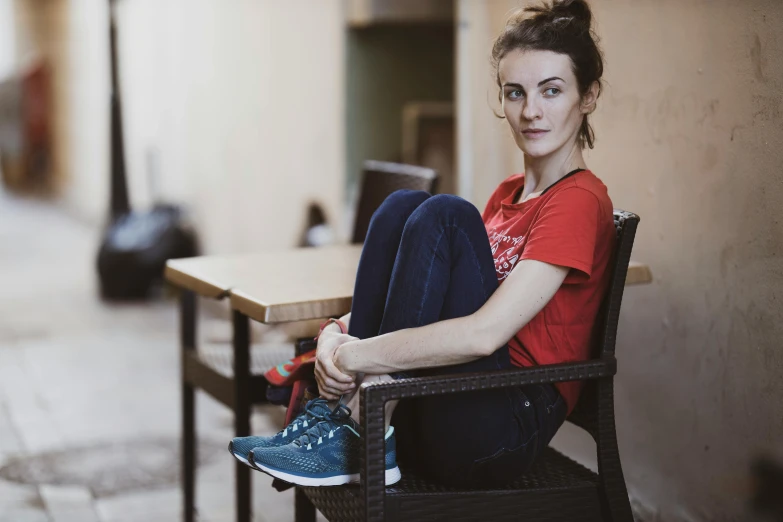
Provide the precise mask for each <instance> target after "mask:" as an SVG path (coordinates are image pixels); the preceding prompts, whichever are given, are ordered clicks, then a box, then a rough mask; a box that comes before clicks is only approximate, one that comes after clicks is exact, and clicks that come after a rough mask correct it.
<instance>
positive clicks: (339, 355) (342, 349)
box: [332, 344, 356, 373]
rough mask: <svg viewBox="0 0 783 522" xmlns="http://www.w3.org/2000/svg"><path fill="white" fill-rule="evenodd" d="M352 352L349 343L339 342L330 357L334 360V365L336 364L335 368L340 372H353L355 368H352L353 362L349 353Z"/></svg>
mask: <svg viewBox="0 0 783 522" xmlns="http://www.w3.org/2000/svg"><path fill="white" fill-rule="evenodd" d="M352 354H353V350H351V346H350V345H347V346H346V345H345V344H341V345H340V346H338V347H337V349H336V350H335V351H334V355H333V357H332V360H333V361H334V365H335V366H337V369H338V370H340V371H342V372H351V373H355V372H356V370H355V368H353V366H354V364H353V361H352V359H353V358H352V357H351V355H352Z"/></svg>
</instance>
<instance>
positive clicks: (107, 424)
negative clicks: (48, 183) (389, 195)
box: [0, 189, 293, 522]
mask: <svg viewBox="0 0 783 522" xmlns="http://www.w3.org/2000/svg"><path fill="white" fill-rule="evenodd" d="M98 233H99V231H98V230H95V229H91V228H87V227H85V226H84V225H82V224H80V223H78V222H76V221H74V220H73V219H72V218H70V217H69V216H68V215H67V214H65V213H64V212H62V211H61V210H60V209H58V208H57V207H56V206H53V205H51V204H48V203H42V202H38V201H33V200H20V199H14V198H11V197H9V196H8V195H3V194H2V192H1V189H0V292H1V293H0V522H38V521H41V522H77V521H78V522H95V521H100V522H140V521H144V522H156V521H166V522H168V521H177V520H181V500H180V489H179V484H178V483H177V482H176V480H168V481H167V483H164V484H158V485H156V486H155V487H151V488H140V489H134V490H126V491H119V492H117V493H114V494H106V493H105V492H106V491H107V490H111V489H112V488H111V484H105V483H103V482H101V483H102V484H103V486H106V487H101V488H99V490H98V492H96V491H95V490H93V489H90V488H89V487H87V486H86V485H85V484H84V483H83V481H82V482H80V481H79V480H76V479H74V482H73V483H68V480H67V478H66V479H65V480H60V481H59V482H56V483H49V482H52V481H53V479H52V480H49V479H48V475H47V470H48V469H49V468H48V467H46V466H49V465H55V464H58V463H57V462H56V459H50V458H44V459H39V460H38V461H37V462H42V464H39V465H41V466H44V468H43V469H42V470H41V469H39V470H38V473H37V474H35V475H36V476H37V477H38V480H37V481H35V480H34V481H33V483H18V482H13V481H9V480H6V479H3V478H2V477H3V476H4V475H3V473H2V468H3V467H4V466H7V465H9V464H11V463H14V462H17V461H19V459H24V460H27V459H32V458H33V457H35V456H36V455H41V454H46V455H49V454H50V452H55V453H54V454H55V455H56V454H60V455H61V456H62V455H63V453H64V455H65V457H67V456H69V450H70V451H71V452H73V455H75V457H74V458H70V459H68V458H65V457H63V459H61V460H62V461H61V462H59V466H60V467H59V469H60V471H61V472H62V471H63V469H64V470H65V473H66V476H68V473H70V472H71V471H72V472H73V474H74V476H77V477H78V476H79V473H81V474H82V476H83V475H84V472H85V470H89V472H90V473H103V475H101V481H111V480H113V478H112V475H111V473H112V470H115V471H116V470H117V469H119V468H122V467H123V466H125V465H126V464H127V466H128V467H129V468H130V467H132V468H133V469H137V468H138V469H141V468H139V466H140V463H139V462H124V461H123V460H122V459H123V454H122V453H118V452H117V450H113V449H111V448H113V445H120V446H121V445H122V444H130V445H133V444H135V443H138V442H139V441H161V442H160V444H159V445H158V446H156V447H157V448H158V449H157V450H156V451H157V452H156V451H150V452H148V453H142V454H141V455H142V460H145V461H148V462H145V463H144V465H145V466H147V468H144V469H147V470H148V471H149V469H151V470H152V471H151V472H150V473H153V474H154V473H155V472H156V471H155V470H157V473H159V474H160V475H161V476H169V477H171V469H168V468H169V467H171V466H178V455H177V448H178V443H179V436H180V432H179V419H180V414H179V387H178V378H179V364H178V352H177V330H176V328H177V317H176V306H175V302H174V301H171V300H169V301H158V302H154V303H151V304H134V305H107V304H104V303H102V302H101V301H100V300H99V299H98V298H97V293H96V290H95V273H94V268H93V267H94V264H95V263H94V261H95V259H94V258H95V252H96V248H97V244H98V239H99V235H98ZM217 328H218V329H219V328H221V326H220V325H218V326H217ZM197 403H198V409H197V423H198V430H199V435H200V437H201V439H200V444H201V447H202V454H203V455H204V457H205V462H203V463H202V465H201V466H200V468H199V470H198V471H199V477H198V506H199V512H200V518H199V520H202V521H209V522H217V521H230V520H233V519H234V511H233V504H234V502H233V501H234V497H233V466H234V462H233V459H231V458H230V456H229V455H228V453H227V452H226V451H225V446H226V443H227V441H228V440H229V439H230V437H231V433H232V428H231V426H232V416H231V414H230V412H229V411H228V410H227V409H225V408H223V407H222V406H221V405H219V404H217V403H216V402H214V401H213V400H211V399H210V398H209V397H206V396H204V395H203V394H200V395H199V396H198V399H197ZM281 419H282V410H281V409H279V408H275V407H266V408H260V409H259V410H257V411H256V413H255V414H254V417H253V426H254V430H253V431H254V432H256V433H263V432H269V433H271V432H273V431H275V428H276V426H278V425H279V423H280V422H281ZM89 448H92V449H93V450H94V451H91V452H90V451H83V450H85V449H89ZM101 448H103V449H101ZM81 455H86V456H85V457H83V459H84V460H83V461H81V459H82V457H81ZM129 455H130V453H129ZM136 458H137V456H134V459H136ZM137 473H139V472H137ZM61 474H62V473H61ZM253 478H254V483H253V487H254V496H253V498H254V504H255V509H254V511H255V514H256V515H255V520H257V521H262V520H263V521H283V520H293V496H292V494H291V492H290V491H289V492H286V493H277V492H275V491H274V490H272V489H271V488H270V487H269V484H270V482H271V479H270V478H269V477H266V476H264V475H261V474H255V475H254V477H253ZM139 482H140V483H144V482H145V477H140V479H139ZM152 482H154V481H152Z"/></svg>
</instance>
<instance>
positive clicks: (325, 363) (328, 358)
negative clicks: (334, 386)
mask: <svg viewBox="0 0 783 522" xmlns="http://www.w3.org/2000/svg"><path fill="white" fill-rule="evenodd" d="M332 357H333V355H332V353H329V354H325V356H324V357H322V358H319V359H318V361H316V366H318V365H319V363H320V366H321V370H322V371H323V372H324V373H325V374H326V375H327V376H329V377H331V378H332V379H334V380H335V381H338V382H342V383H345V384H350V383H353V380H354V378H353V377H352V376H351V375H346V374H344V373H343V372H341V371H340V370H338V369H337V366H335V365H334V361H333V360H332Z"/></svg>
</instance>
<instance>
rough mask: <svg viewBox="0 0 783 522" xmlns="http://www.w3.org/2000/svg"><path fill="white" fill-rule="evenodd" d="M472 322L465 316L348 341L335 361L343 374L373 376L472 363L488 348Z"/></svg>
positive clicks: (472, 319) (337, 354)
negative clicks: (342, 370) (343, 371)
mask: <svg viewBox="0 0 783 522" xmlns="http://www.w3.org/2000/svg"><path fill="white" fill-rule="evenodd" d="M473 322H474V318H473V316H467V317H461V318H458V319H449V320H445V321H439V322H437V323H433V324H429V325H427V326H422V327H419V328H408V329H404V330H398V331H396V332H390V333H387V334H384V335H379V336H377V337H372V338H370V339H365V340H362V341H355V342H349V343H346V344H344V345H343V346H341V347H340V348H338V350H337V352H336V354H335V358H336V359H337V360H338V366H339V367H341V368H342V369H344V370H346V371H350V372H352V373H356V372H363V373H369V374H375V375H380V374H384V373H389V372H394V371H401V370H411V369H415V368H433V367H436V366H450V365H452V364H461V363H466V362H470V361H474V360H476V359H478V358H480V357H483V356H485V355H487V354H488V349H487V343H484V342H482V340H481V339H480V338H479V336H477V335H475V328H474V325H473Z"/></svg>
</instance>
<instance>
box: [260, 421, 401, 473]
mask: <svg viewBox="0 0 783 522" xmlns="http://www.w3.org/2000/svg"><path fill="white" fill-rule="evenodd" d="M358 428H359V426H358V425H357V424H356V423H355V422H354V421H353V419H351V411H350V410H349V409H348V408H346V407H345V406H342V405H339V406H338V407H337V408H335V410H334V411H333V412H331V413H330V414H329V415H328V416H326V417H325V418H324V419H323V420H321V421H319V422H318V423H317V424H315V426H313V427H311V428H310V429H309V430H307V432H305V433H304V434H303V435H301V436H300V437H299V438H297V439H296V440H294V441H293V442H291V443H290V444H287V445H285V446H267V447H264V448H254V449H253V451H251V452H250V454H249V460H250V462H252V463H253V466H254V467H255V468H256V469H258V470H260V471H263V472H264V473H267V474H269V475H271V476H273V477H275V478H278V479H281V480H284V481H286V482H290V483H292V484H296V485H299V486H339V485H342V484H350V483H358V482H359V452H360V451H361V438H360V437H359V432H358ZM385 441H386V485H387V486H388V485H391V484H394V483H396V482H398V481H399V480H400V478H401V475H400V468H399V467H397V444H396V441H395V438H394V428H392V427H389V429H388V431H387V432H386V436H385Z"/></svg>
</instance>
